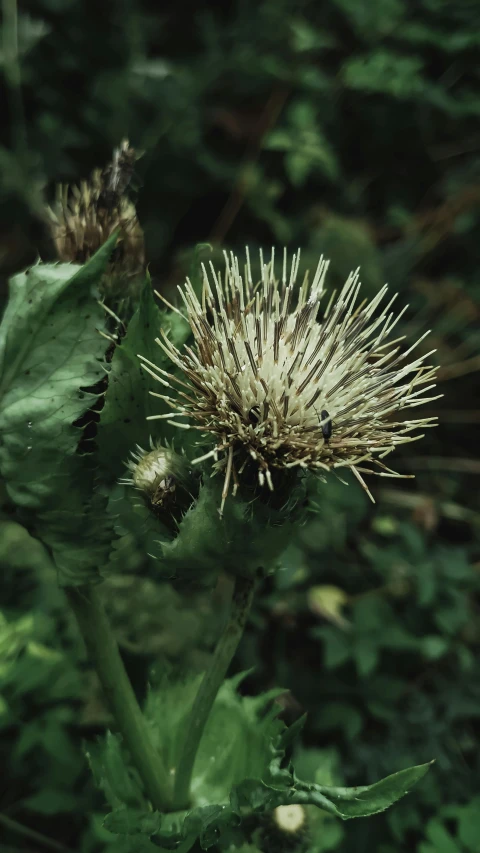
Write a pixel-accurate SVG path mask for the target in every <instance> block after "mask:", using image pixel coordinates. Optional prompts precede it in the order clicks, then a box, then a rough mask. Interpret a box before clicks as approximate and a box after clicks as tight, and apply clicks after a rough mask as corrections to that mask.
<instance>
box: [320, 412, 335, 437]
mask: <svg viewBox="0 0 480 853" xmlns="http://www.w3.org/2000/svg"><path fill="white" fill-rule="evenodd" d="M320 418H321V420H322V421H324V420H325V419H326V418H328V421H327V422H326V423H324V424H322V433H323V437H324V439H325V441H328V440H329V439H330V438H331V436H332V419H331V417H330V415H329V414H328V412H327V410H326V409H323V410H322V411H321V412H320Z"/></svg>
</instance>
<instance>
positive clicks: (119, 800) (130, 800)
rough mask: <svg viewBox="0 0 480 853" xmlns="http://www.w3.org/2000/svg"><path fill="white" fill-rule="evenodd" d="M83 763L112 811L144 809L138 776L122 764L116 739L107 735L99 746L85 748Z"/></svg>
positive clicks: (109, 733)
mask: <svg viewBox="0 0 480 853" xmlns="http://www.w3.org/2000/svg"><path fill="white" fill-rule="evenodd" d="M87 759H88V763H89V765H90V769H91V771H92V773H93V775H94V778H95V781H96V783H97V785H98V787H99V788H100V789H101V790H102V791H103V792H104V794H105V796H106V798H107V800H108V802H109V803H110V804H111V805H112V806H113V807H119V806H124V805H127V806H130V807H132V808H135V807H136V808H142V807H145V806H146V800H145V797H144V795H143V790H142V784H141V781H140V779H139V777H138V773H136V771H135V770H134V769H133V768H131V767H129V766H128V764H126V762H125V760H124V756H123V754H122V745H121V739H120V738H119V737H118V735H115V734H112V732H107V734H106V736H105V739H104V740H103V741H102V742H99V743H96V744H94V745H91V746H89V748H88V750H87ZM125 811H128V810H125Z"/></svg>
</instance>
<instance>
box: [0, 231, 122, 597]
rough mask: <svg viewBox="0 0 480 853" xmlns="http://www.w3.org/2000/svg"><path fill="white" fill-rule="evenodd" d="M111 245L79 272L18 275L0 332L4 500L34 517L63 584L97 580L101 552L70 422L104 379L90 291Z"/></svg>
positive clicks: (76, 432)
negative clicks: (7, 494) (6, 495)
mask: <svg viewBox="0 0 480 853" xmlns="http://www.w3.org/2000/svg"><path fill="white" fill-rule="evenodd" d="M115 240H116V236H115V235H112V237H111V238H110V239H109V240H108V241H107V242H106V243H105V244H104V246H102V248H101V249H100V250H99V251H98V252H97V253H96V254H95V255H94V257H93V258H92V259H91V260H90V261H89V262H88V263H87V264H85V265H84V266H83V267H78V266H74V265H71V264H47V265H43V264H37V266H35V267H32V268H31V269H29V270H27V271H26V272H24V273H21V274H20V275H18V276H16V277H15V278H14V279H13V280H12V282H11V293H10V299H9V302H8V305H7V309H6V311H5V315H4V318H3V321H2V324H1V326H0V365H1V380H0V395H1V398H2V408H1V414H0V472H1V473H2V475H3V477H4V478H5V482H6V486H7V490H8V493H9V496H10V498H11V499H12V500H13V501H14V502H15V503H16V504H17V506H19V507H22V508H24V509H25V510H27V511H28V512H29V513H32V512H33V511H34V512H35V516H34V517H33V518H32V519H31V520H30V522H29V523H30V524H31V526H32V527H33V530H34V532H35V534H36V535H37V536H38V538H40V539H41V540H42V541H43V542H44V543H45V544H46V545H47V546H48V548H49V550H50V552H51V555H52V557H53V559H54V562H55V564H56V567H57V569H58V570H59V576H60V580H61V581H62V582H66V583H84V582H86V581H88V580H93V579H95V578H97V577H98V566H99V565H101V564H102V563H103V562H105V559H106V556H107V553H108V541H109V538H110V532H109V528H108V521H107V519H106V513H105V501H104V500H103V498H102V497H101V495H100V494H99V493H96V494H95V489H94V484H95V464H94V460H93V459H92V457H91V456H90V455H88V454H84V455H79V453H78V452H77V450H78V444H79V441H80V439H81V436H82V433H81V431H80V429H79V428H78V427H76V426H75V425H74V424H75V422H76V421H77V420H78V418H80V417H81V416H83V415H85V414H86V413H87V412H88V410H89V409H91V408H92V406H93V405H94V403H95V401H96V400H97V397H98V393H94V392H92V391H91V390H88V389H91V388H92V386H94V385H95V384H96V383H98V381H99V380H100V379H101V378H102V377H103V376H104V375H105V371H106V366H105V361H104V359H105V351H106V348H107V346H108V343H107V341H106V340H105V338H104V337H102V336H101V335H100V334H99V332H100V331H101V330H102V328H103V326H104V312H103V309H102V307H101V305H100V304H99V303H98V300H97V295H96V293H95V291H94V288H95V285H97V284H98V282H99V280H100V278H101V276H102V274H103V271H104V269H105V267H106V265H107V263H108V259H109V257H110V254H111V252H112V249H113V247H114V245H115Z"/></svg>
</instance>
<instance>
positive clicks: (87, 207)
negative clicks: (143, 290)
mask: <svg viewBox="0 0 480 853" xmlns="http://www.w3.org/2000/svg"><path fill="white" fill-rule="evenodd" d="M136 157H137V155H136V153H135V151H134V149H133V148H131V147H130V145H129V143H128V140H126V139H125V140H123V142H122V143H121V145H120V146H119V148H117V149H116V150H115V151H114V153H113V157H112V161H111V163H109V164H108V165H107V166H106V167H105V168H104V169H103V170H100V169H97V170H95V171H94V172H93V174H92V176H91V178H90V180H89V181H83V182H82V183H81V184H80V186H79V187H76V186H72V187H68V186H62V185H60V186H58V187H57V197H56V201H55V203H54V205H53V207H52V208H47V215H48V225H49V228H50V233H51V235H52V239H53V242H54V244H55V248H56V251H57V255H58V258H59V259H60V260H61V261H67V262H72V263H78V264H84V263H86V261H88V260H89V259H90V258H91V257H92V255H94V254H95V252H96V251H97V250H98V249H99V248H100V247H101V246H103V244H104V243H105V242H106V240H107V239H108V237H109V236H110V235H111V234H112V233H113V232H114V231H118V241H117V245H116V247H115V251H114V254H113V258H112V261H111V264H110V267H109V269H108V271H107V273H106V275H105V276H104V280H103V282H102V287H103V289H104V292H105V295H106V296H107V297H108V296H112V295H113V296H114V297H115V298H116V299H117V300H118V299H119V298H122V299H125V298H128V297H129V296H132V295H133V294H134V292H136V289H137V288H138V282H139V279H140V280H141V279H142V275H143V272H144V267H145V246H144V238H143V231H142V229H141V227H140V224H139V222H138V219H137V214H136V210H135V206H134V205H133V204H132V202H131V201H130V199H129V198H128V197H127V196H126V194H125V193H126V190H127V187H128V185H129V184H130V181H131V179H132V175H133V172H134V164H135V160H136Z"/></svg>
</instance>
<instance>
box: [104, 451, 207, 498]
mask: <svg viewBox="0 0 480 853" xmlns="http://www.w3.org/2000/svg"><path fill="white" fill-rule="evenodd" d="M150 446H151V450H149V451H147V450H144V449H143V448H142V447H140V445H138V444H137V448H136V450H135V451H132V454H131V459H129V460H128V462H127V463H126V464H127V467H128V469H129V471H130V473H131V476H130V477H125V478H123V479H122V480H121V481H120V482H121V483H123V484H124V485H129V486H133V487H134V488H135V489H137V490H138V491H140V492H142V493H143V496H144V497H145V499H146V501H147V502H148V503H149V504H150V506H151V509H152V510H153V511H154V512H160V511H162V510H165V509H172V508H173V506H174V505H176V504H178V503H179V499H180V497H181V504H182V505H184V504H185V495H186V494H188V495H189V497H190V499H191V497H192V496H191V493H190V490H189V487H193V475H192V473H191V470H190V468H189V465H188V462H187V460H186V458H185V456H180V455H179V454H178V453H175V452H174V451H173V450H171V448H169V447H160V446H156V445H155V444H154V443H153V442H152V440H151V439H150Z"/></svg>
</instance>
